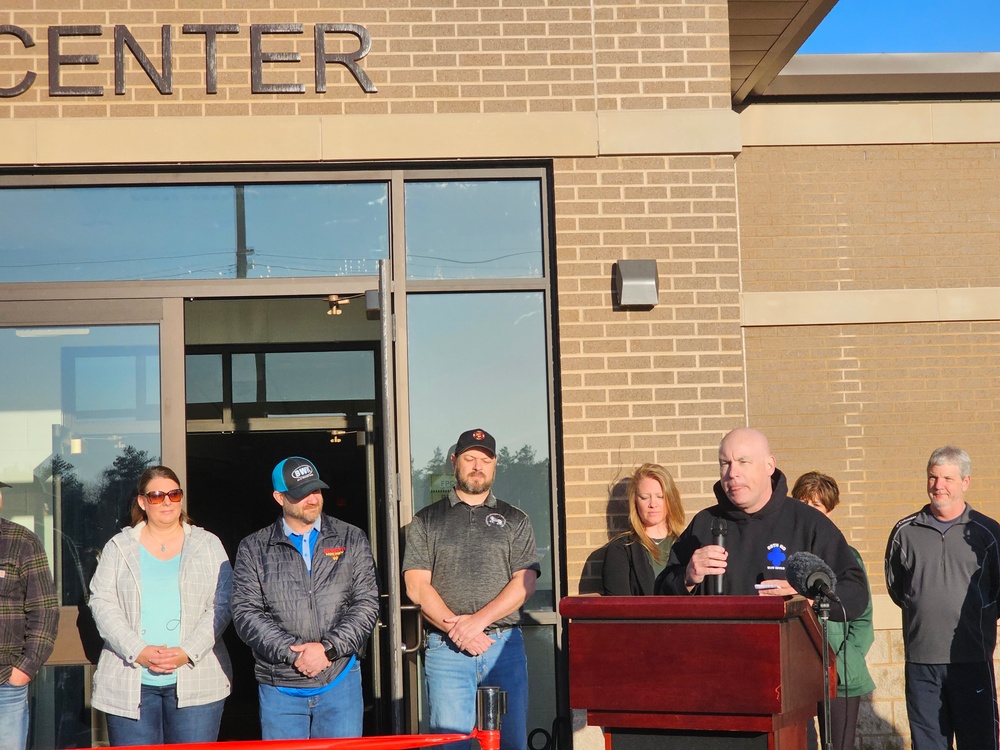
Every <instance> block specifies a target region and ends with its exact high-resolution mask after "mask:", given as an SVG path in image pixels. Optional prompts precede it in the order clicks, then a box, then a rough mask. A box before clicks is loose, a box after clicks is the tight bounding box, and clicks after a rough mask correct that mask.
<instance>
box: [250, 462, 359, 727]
mask: <svg viewBox="0 0 1000 750" xmlns="http://www.w3.org/2000/svg"><path fill="white" fill-rule="evenodd" d="M271 482H272V485H273V488H274V494H273V496H274V500H275V502H277V503H278V505H279V506H280V507H281V516H280V517H279V518H278V519H277V520H276V521H275V522H274V523H273V524H272V525H270V526H268V527H266V528H263V529H261V530H260V531H257V532H255V533H253V534H251V535H250V536H248V537H247V538H246V539H244V540H243V541H242V542H240V547H239V551H238V552H237V553H236V565H235V567H234V570H233V625H234V626H235V627H236V632H237V634H238V635H239V636H240V638H242V639H243V641H244V642H245V643H246V644H247V645H248V646H249V647H250V649H251V650H252V651H253V655H254V661H255V663H256V666H255V669H254V674H255V675H256V677H257V683H258V696H259V698H260V723H261V731H262V734H263V737H264V739H265V740H277V739H316V738H325V737H359V736H361V732H362V723H363V713H364V702H363V699H362V694H361V666H360V664H359V662H358V659H359V658H360V655H361V654H362V653H363V651H364V647H365V643H366V642H367V641H368V638H369V637H370V636H371V634H372V631H373V630H374V629H375V621H376V619H377V618H378V584H377V582H376V578H375V561H374V559H373V558H372V551H371V546H370V545H369V544H368V539H367V538H366V537H365V534H364V532H363V531H362V530H361V529H359V528H358V527H356V526H352V525H351V524H349V523H345V522H343V521H341V520H339V519H336V518H334V517H332V516H328V515H326V514H324V513H323V493H322V490H324V489H329V486H328V485H327V484H326V483H325V482H323V481H322V480H321V479H320V478H319V473H318V472H317V470H316V467H315V465H313V463H312V462H311V461H309V460H308V459H305V458H302V457H301V456H292V457H291V458H286V459H285V460H283V461H280V462H279V463H278V465H277V466H275V467H274V471H273V472H272V473H271Z"/></svg>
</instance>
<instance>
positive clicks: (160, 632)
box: [139, 547, 181, 685]
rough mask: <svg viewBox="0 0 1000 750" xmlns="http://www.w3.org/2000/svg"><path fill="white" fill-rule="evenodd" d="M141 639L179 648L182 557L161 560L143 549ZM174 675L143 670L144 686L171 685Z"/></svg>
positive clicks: (174, 680)
mask: <svg viewBox="0 0 1000 750" xmlns="http://www.w3.org/2000/svg"><path fill="white" fill-rule="evenodd" d="M139 567H140V569H141V571H142V589H141V590H142V591H145V592H147V593H146V596H143V597H142V640H143V641H145V642H146V644H147V645H149V646H179V645H181V585H180V580H181V556H180V554H177V555H174V556H173V557H171V558H170V559H169V560H160V559H158V558H156V557H154V556H153V555H151V554H150V553H149V551H148V550H147V549H146V548H145V547H142V549H141V550H140V552H139ZM176 682H177V675H176V674H175V673H171V674H160V673H158V672H150V671H149V669H147V668H146V667H143V668H142V684H143V685H173V684H174V683H176Z"/></svg>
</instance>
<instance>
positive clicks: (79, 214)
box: [0, 182, 389, 283]
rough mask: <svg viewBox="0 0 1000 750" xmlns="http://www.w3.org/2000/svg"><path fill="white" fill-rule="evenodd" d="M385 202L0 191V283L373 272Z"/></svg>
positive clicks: (267, 190) (383, 193) (168, 189)
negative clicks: (243, 243)
mask: <svg viewBox="0 0 1000 750" xmlns="http://www.w3.org/2000/svg"><path fill="white" fill-rule="evenodd" d="M388 205H389V201H388V186H387V184H386V183H382V182H372V183H342V184H322V185H285V184H282V185H250V186H246V187H243V186H234V185H217V186H190V187H187V186H184V187H176V186H156V187H120V188H44V189H27V188H14V189H7V190H0V226H2V227H3V228H4V231H3V233H0V281H2V282H4V283H8V282H21V281H120V280H140V279H218V278H222V279H233V278H268V277H297V276H344V275H351V274H355V275H356V274H375V273H377V272H378V269H377V261H378V260H379V259H382V258H387V257H388V255H389V229H388V227H389V207H388ZM241 220H242V221H243V222H244V223H245V237H246V241H245V247H240V244H241V243H240V242H239V241H238V239H237V238H238V237H239V236H240V234H241V228H240V227H239V226H238V224H239V222H240V221H241Z"/></svg>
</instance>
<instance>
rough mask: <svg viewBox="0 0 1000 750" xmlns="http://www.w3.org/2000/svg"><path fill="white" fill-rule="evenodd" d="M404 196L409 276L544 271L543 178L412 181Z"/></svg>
mask: <svg viewBox="0 0 1000 750" xmlns="http://www.w3.org/2000/svg"><path fill="white" fill-rule="evenodd" d="M405 200H406V275H407V278H410V279H495V278H503V277H507V278H540V277H541V276H542V275H543V270H542V221H541V216H542V198H541V183H540V182H539V181H537V180H496V181H489V180H482V181H467V182H408V183H407V184H406V198H405Z"/></svg>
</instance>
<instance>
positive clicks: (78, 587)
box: [42, 445, 156, 606]
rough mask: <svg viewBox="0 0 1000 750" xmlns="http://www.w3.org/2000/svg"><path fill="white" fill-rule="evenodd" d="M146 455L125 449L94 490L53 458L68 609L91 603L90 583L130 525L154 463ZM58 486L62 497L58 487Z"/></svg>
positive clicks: (51, 469) (49, 469) (50, 473)
mask: <svg viewBox="0 0 1000 750" xmlns="http://www.w3.org/2000/svg"><path fill="white" fill-rule="evenodd" d="M155 460H156V459H154V458H153V457H152V456H150V455H149V453H148V452H147V451H144V450H139V449H137V448H134V447H133V446H131V445H126V446H125V447H124V448H123V449H122V452H121V453H120V454H119V455H118V456H116V457H115V459H114V460H113V461H112V463H111V466H108V467H107V468H105V469H104V470H103V471H101V474H100V476H99V478H98V479H97V480H96V481H95V482H94V483H92V484H89V485H88V484H86V483H84V482H83V481H82V480H81V479H80V478H79V476H78V475H77V472H76V467H75V466H74V465H73V464H71V463H70V462H69V461H67V460H66V459H65V458H64V457H63V456H61V455H55V456H53V457H52V458H51V459H50V461H49V463H48V465H47V466H46V471H47V473H48V476H46V477H42V480H43V481H45V480H51V482H52V485H53V490H52V491H53V496H54V497H55V498H56V499H57V500H58V501H59V502H60V505H61V511H62V519H61V520H62V522H61V525H60V526H61V527H60V528H59V529H58V530H57V531H58V533H59V536H60V538H61V540H62V549H63V556H62V570H61V575H62V587H63V601H62V603H63V604H64V605H70V606H72V605H79V604H82V603H84V602H85V601H86V594H87V589H88V587H89V585H90V579H91V577H92V576H93V575H94V569H95V568H96V567H97V558H98V555H99V554H100V551H101V549H102V548H103V547H104V545H105V543H106V542H107V541H108V539H110V538H111V537H112V536H114V534H115V533H116V532H117V531H118V529H120V528H122V527H123V526H128V525H129V523H130V522H131V518H130V516H129V507H130V505H131V502H132V498H133V496H134V495H135V491H136V486H137V485H138V483H139V477H140V476H141V474H142V472H143V471H145V469H146V467H147V466H151V465H152V464H153V463H154V461H155ZM57 486H58V488H59V489H58V495H56V490H55V487H57Z"/></svg>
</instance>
